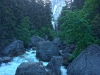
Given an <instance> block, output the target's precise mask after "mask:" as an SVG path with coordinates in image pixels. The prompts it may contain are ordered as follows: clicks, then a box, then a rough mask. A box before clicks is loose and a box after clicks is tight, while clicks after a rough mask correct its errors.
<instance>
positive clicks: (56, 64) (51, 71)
mask: <svg viewBox="0 0 100 75" xmlns="http://www.w3.org/2000/svg"><path fill="white" fill-rule="evenodd" d="M62 60H63V58H62V57H61V56H54V57H53V58H52V59H51V60H50V62H49V63H48V65H47V66H46V68H47V70H48V72H47V75H61V70H60V68H61V65H62Z"/></svg>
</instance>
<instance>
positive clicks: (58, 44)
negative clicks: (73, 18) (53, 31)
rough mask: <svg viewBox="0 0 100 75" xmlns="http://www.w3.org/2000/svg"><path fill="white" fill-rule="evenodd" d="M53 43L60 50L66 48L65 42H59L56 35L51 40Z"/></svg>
mask: <svg viewBox="0 0 100 75" xmlns="http://www.w3.org/2000/svg"><path fill="white" fill-rule="evenodd" d="M52 42H53V43H54V44H55V45H57V46H58V47H59V48H60V50H63V49H65V48H66V44H65V43H63V42H61V40H60V38H58V37H55V38H54V40H53V41H52Z"/></svg>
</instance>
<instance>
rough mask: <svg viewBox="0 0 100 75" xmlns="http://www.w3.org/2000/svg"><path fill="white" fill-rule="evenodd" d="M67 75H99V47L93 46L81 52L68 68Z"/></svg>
mask: <svg viewBox="0 0 100 75" xmlns="http://www.w3.org/2000/svg"><path fill="white" fill-rule="evenodd" d="M67 74H68V75H100V46H98V45H96V44H93V45H90V46H89V47H87V48H86V49H85V50H83V51H82V52H81V53H80V54H79V55H78V56H77V57H76V58H75V59H74V60H73V61H72V63H71V64H69V66H68V67H67Z"/></svg>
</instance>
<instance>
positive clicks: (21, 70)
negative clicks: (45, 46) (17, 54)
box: [15, 62, 46, 75]
mask: <svg viewBox="0 0 100 75" xmlns="http://www.w3.org/2000/svg"><path fill="white" fill-rule="evenodd" d="M15 75H46V70H45V67H44V66H43V64H42V62H33V63H32V62H24V63H22V64H20V65H19V66H18V68H17V70H16V74H15Z"/></svg>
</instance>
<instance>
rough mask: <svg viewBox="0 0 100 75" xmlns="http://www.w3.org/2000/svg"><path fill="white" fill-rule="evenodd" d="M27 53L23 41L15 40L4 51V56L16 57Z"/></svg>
mask: <svg viewBox="0 0 100 75" xmlns="http://www.w3.org/2000/svg"><path fill="white" fill-rule="evenodd" d="M24 51H25V48H24V43H23V41H21V40H14V41H13V42H12V43H11V44H10V45H8V46H7V47H6V48H5V49H4V50H3V51H2V55H5V56H15V55H19V54H22V53H23V52H24Z"/></svg>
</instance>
